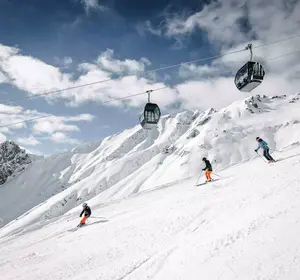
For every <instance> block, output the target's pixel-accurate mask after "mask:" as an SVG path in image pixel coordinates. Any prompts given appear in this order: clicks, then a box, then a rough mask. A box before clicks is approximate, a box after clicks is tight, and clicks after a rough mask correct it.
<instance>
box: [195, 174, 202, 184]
mask: <svg viewBox="0 0 300 280" xmlns="http://www.w3.org/2000/svg"><path fill="white" fill-rule="evenodd" d="M201 176H202V174H200V175H199V177H198V179H197V182H196V185H198V182H199V179H200V177H201Z"/></svg>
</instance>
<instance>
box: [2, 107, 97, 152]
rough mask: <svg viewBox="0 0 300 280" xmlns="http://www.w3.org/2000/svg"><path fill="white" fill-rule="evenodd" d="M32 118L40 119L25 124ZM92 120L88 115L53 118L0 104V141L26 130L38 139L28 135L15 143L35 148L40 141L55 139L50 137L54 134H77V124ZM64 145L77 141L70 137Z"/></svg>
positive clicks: (19, 138) (33, 111)
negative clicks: (37, 136)
mask: <svg viewBox="0 0 300 280" xmlns="http://www.w3.org/2000/svg"><path fill="white" fill-rule="evenodd" d="M44 117H45V118H44ZM34 118H40V119H35V120H32V121H28V122H27V120H30V119H34ZM93 119H94V116H93V115H90V114H80V115H75V116H55V115H50V114H45V113H42V112H38V111H36V110H28V109H24V108H23V107H21V106H9V105H3V104H0V141H1V140H3V141H5V140H6V138H7V137H8V138H11V136H12V135H15V134H17V133H18V131H20V130H22V133H23V130H24V129H26V131H27V133H34V134H35V135H39V139H37V138H35V136H34V135H30V136H28V137H21V136H19V137H17V139H16V141H17V142H18V143H19V144H20V145H24V146H36V145H38V144H41V142H40V141H41V139H46V140H48V139H51V140H53V139H55V138H53V139H52V135H53V134H55V133H56V132H64V131H65V132H70V133H72V132H78V131H80V128H79V126H78V123H84V122H91V121H92V120H93ZM16 123H17V124H16ZM55 143H57V141H55ZM64 143H69V144H75V143H79V141H78V140H76V139H74V138H71V137H70V140H68V141H67V140H66V141H65V142H64Z"/></svg>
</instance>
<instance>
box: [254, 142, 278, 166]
mask: <svg viewBox="0 0 300 280" xmlns="http://www.w3.org/2000/svg"><path fill="white" fill-rule="evenodd" d="M256 141H257V142H258V147H257V149H256V150H255V152H256V153H257V152H258V150H259V149H260V148H262V149H263V151H264V157H265V158H266V159H267V160H268V162H269V163H270V162H275V159H273V158H272V157H271V155H270V149H269V147H268V144H267V142H265V141H264V140H263V139H261V138H260V137H256Z"/></svg>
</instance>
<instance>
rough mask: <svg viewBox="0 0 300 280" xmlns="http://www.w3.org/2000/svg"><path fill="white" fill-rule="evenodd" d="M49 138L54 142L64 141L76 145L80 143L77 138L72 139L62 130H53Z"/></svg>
mask: <svg viewBox="0 0 300 280" xmlns="http://www.w3.org/2000/svg"><path fill="white" fill-rule="evenodd" d="M51 139H52V141H53V142H55V143H65V144H71V145H77V144H79V143H80V141H79V140H77V139H73V138H71V137H69V136H67V135H66V134H64V133H62V132H55V133H53V134H52V135H51Z"/></svg>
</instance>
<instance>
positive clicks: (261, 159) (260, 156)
mask: <svg viewBox="0 0 300 280" xmlns="http://www.w3.org/2000/svg"><path fill="white" fill-rule="evenodd" d="M256 153H257V155H258V156H259V157H260V158H261V160H263V161H264V162H266V161H265V160H264V159H263V157H262V156H261V155H260V154H259V153H258V152H256Z"/></svg>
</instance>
